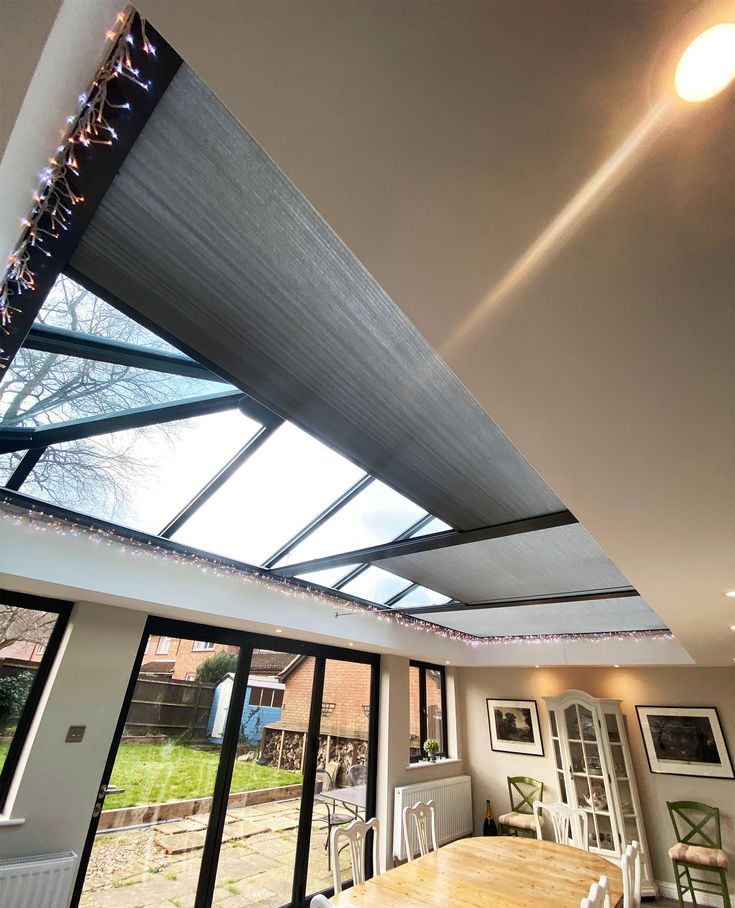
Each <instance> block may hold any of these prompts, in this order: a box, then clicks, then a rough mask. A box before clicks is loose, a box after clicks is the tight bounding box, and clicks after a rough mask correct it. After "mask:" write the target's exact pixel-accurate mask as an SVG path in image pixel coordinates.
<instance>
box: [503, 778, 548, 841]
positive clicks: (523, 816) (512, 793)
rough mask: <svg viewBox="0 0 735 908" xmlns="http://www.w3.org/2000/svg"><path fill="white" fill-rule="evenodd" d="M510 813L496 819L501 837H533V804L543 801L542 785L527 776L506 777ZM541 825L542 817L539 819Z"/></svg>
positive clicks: (534, 822) (534, 820)
mask: <svg viewBox="0 0 735 908" xmlns="http://www.w3.org/2000/svg"><path fill="white" fill-rule="evenodd" d="M508 796H509V798H510V812H509V813H504V814H502V815H501V816H499V817H498V826H499V829H500V834H501V835H531V836H532V835H534V833H535V832H536V817H535V816H534V813H533V802H534V801H543V799H544V783H543V782H539V781H538V779H531V778H529V777H528V776H508ZM541 822H542V823H543V817H542V818H541Z"/></svg>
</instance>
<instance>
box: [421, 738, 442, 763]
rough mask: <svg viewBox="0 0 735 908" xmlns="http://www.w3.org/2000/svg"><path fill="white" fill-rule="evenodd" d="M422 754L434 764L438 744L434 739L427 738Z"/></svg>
mask: <svg viewBox="0 0 735 908" xmlns="http://www.w3.org/2000/svg"><path fill="white" fill-rule="evenodd" d="M424 753H425V754H426V756H427V757H428V758H429V760H430V761H431V762H432V763H434V762H436V755H437V754H438V753H439V742H438V741H437V740H436V738H427V739H426V740H425V741H424Z"/></svg>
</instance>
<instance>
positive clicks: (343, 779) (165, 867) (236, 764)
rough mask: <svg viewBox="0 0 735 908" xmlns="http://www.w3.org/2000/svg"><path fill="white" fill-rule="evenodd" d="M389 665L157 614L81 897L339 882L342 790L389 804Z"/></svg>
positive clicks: (100, 904)
mask: <svg viewBox="0 0 735 908" xmlns="http://www.w3.org/2000/svg"><path fill="white" fill-rule="evenodd" d="M378 670H379V657H377V656H373V655H369V654H362V653H354V652H352V651H344V650H341V649H339V648H334V647H324V646H318V645H314V644H306V643H303V642H301V641H293V640H283V639H282V638H280V637H278V638H273V637H266V636H258V635H253V634H245V633H240V632H235V631H232V630H228V629H222V628H214V627H209V626H203V625H199V624H191V623H185V622H174V621H168V620H163V619H157V618H151V619H149V621H148V623H147V625H146V629H145V633H144V636H143V640H142V641H141V645H140V648H139V651H138V654H137V659H136V663H135V666H134V670H133V673H132V676H131V680H130V683H129V685H128V689H127V692H126V697H125V702H124V704H123V708H122V711H121V715H120V718H119V721H118V725H117V728H116V733H115V738H114V740H113V742H112V746H111V750H110V754H109V757H108V760H107V764H106V766H105V770H104V773H103V776H102V779H101V780H100V788H99V792H98V798H97V801H96V803H95V805H94V809H93V816H92V820H91V823H90V830H89V834H88V837H87V843H86V847H85V850H84V854H83V856H82V860H81V866H80V871H79V875H78V879H77V885H76V888H75V893H74V898H73V900H72V905H73V906H80V908H136V906H138V905H142V904H152V903H160V904H171V905H172V906H176V908H192V906H193V908H210V906H216V908H231V906H234V905H248V906H250V908H279V906H282V905H293V906H301V905H305V904H307V903H308V899H309V898H310V897H311V895H313V894H314V893H315V892H318V891H326V892H329V891H330V890H331V870H330V868H329V861H328V855H327V850H326V849H325V847H324V846H325V843H326V840H327V836H328V833H329V830H330V817H331V818H332V819H334V817H335V816H336V806H337V805H338V804H340V801H339V798H344V799H345V800H346V801H347V802H348V808H347V809H348V810H349V812H350V814H353V815H355V816H373V815H374V813H375V757H376V751H377V736H376V730H377V712H378V702H377V696H378V687H379V685H378ZM358 701H359V702H358ZM327 776H328V777H329V778H330V779H331V780H332V781H331V783H330V784H328V785H327V786H326V788H327V789H331V790H332V793H331V795H328V796H327V795H326V791H324V790H323V789H324V788H325V785H324V779H325V778H327ZM317 780H319V781H317ZM344 809H345V805H344V804H343V805H341V810H342V811H344Z"/></svg>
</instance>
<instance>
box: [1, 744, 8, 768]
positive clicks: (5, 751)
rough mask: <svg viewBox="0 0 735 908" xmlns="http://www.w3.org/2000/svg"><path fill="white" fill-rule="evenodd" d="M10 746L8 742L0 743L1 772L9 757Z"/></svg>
mask: <svg viewBox="0 0 735 908" xmlns="http://www.w3.org/2000/svg"><path fill="white" fill-rule="evenodd" d="M9 747H10V744H8V743H7V741H0V770H2V768H3V766H5V758H6V757H7V755H8V748H9Z"/></svg>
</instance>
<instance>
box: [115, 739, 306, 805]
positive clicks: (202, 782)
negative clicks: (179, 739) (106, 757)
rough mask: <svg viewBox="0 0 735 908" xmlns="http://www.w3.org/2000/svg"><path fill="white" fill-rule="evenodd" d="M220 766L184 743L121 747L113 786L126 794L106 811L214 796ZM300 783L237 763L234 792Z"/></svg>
mask: <svg viewBox="0 0 735 908" xmlns="http://www.w3.org/2000/svg"><path fill="white" fill-rule="evenodd" d="M218 763H219V751H218V750H198V749H197V748H195V747H189V746H187V745H185V744H121V745H120V747H119V749H118V752H117V759H116V760H115V767H114V769H113V770H112V777H111V779H110V784H111V785H114V786H116V787H117V788H124V789H125V791H124V792H123V793H122V794H116V795H112V794H111V795H108V796H107V798H106V799H105V809H106V810H114V809H116V808H118V807H137V806H138V805H140V804H159V803H163V802H165V801H183V800H187V799H189V798H208V797H211V795H212V791H213V790H214V779H215V776H216V774H217V765H218ZM301 780H302V777H301V775H300V774H299V773H295V772H287V771H286V770H285V769H273V768H272V767H271V766H258V765H257V764H254V763H241V762H239V761H235V766H234V768H233V772H232V785H231V788H230V791H232V792H233V793H234V792H239V791H256V790H259V789H261V788H276V787H278V786H280V785H296V784H299V783H300V782H301Z"/></svg>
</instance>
